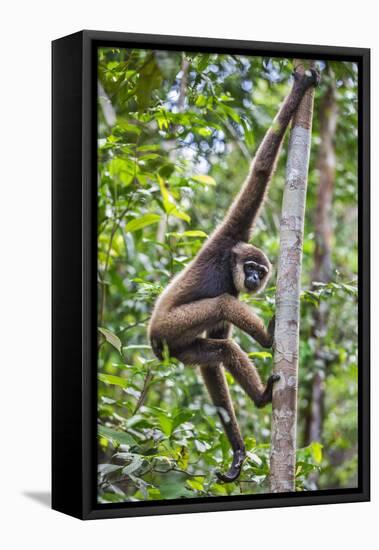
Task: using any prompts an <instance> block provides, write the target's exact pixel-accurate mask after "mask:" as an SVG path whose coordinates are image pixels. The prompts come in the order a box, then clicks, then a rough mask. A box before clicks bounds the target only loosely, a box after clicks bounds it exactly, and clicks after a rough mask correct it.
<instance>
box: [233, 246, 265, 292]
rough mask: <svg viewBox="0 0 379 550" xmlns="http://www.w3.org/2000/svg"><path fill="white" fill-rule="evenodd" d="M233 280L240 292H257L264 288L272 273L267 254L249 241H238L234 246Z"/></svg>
mask: <svg viewBox="0 0 379 550" xmlns="http://www.w3.org/2000/svg"><path fill="white" fill-rule="evenodd" d="M232 272H233V280H234V285H235V287H236V289H237V290H238V291H239V292H251V293H257V292H260V291H261V290H263V289H264V287H265V286H266V284H267V281H268V280H269V278H270V275H271V264H270V262H269V260H268V258H267V256H266V255H265V254H264V253H263V252H262V251H261V250H259V248H256V247H255V246H253V245H251V244H247V243H242V242H241V243H238V244H237V245H236V246H235V247H234V248H233V266H232Z"/></svg>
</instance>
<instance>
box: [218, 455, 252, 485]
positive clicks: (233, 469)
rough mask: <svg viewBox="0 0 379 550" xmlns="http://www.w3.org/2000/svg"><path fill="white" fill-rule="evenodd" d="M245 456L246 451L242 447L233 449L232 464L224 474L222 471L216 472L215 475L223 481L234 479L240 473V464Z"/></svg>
mask: <svg viewBox="0 0 379 550" xmlns="http://www.w3.org/2000/svg"><path fill="white" fill-rule="evenodd" d="M245 458H246V452H245V450H244V449H238V450H237V451H234V453H233V461H232V465H231V466H230V468H229V470H228V471H227V472H226V474H223V473H222V472H216V476H217V477H218V479H219V480H220V481H224V482H225V483H230V482H231V481H235V480H236V479H237V477H238V476H239V475H240V473H241V469H242V464H243V461H244V460H245Z"/></svg>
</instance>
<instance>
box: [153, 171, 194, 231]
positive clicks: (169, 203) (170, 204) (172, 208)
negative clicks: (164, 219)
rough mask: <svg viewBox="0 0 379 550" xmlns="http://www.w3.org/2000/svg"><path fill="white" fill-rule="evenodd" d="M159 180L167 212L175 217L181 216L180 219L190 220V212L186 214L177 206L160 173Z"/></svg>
mask: <svg viewBox="0 0 379 550" xmlns="http://www.w3.org/2000/svg"><path fill="white" fill-rule="evenodd" d="M158 182H159V187H160V190H161V195H162V201H163V208H164V209H165V212H166V213H167V214H169V215H170V216H174V217H175V218H179V219H180V220H184V221H186V222H190V221H191V218H190V217H189V216H188V214H186V213H185V212H183V211H182V210H179V208H178V207H177V206H176V204H175V201H174V199H173V198H172V196H171V195H170V193H169V192H168V190H167V187H166V185H165V182H164V180H163V178H161V176H160V175H159V174H158Z"/></svg>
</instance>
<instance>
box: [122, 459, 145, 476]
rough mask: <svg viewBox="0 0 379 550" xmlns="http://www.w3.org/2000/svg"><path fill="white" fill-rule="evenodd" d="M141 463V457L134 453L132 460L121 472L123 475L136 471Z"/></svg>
mask: <svg viewBox="0 0 379 550" xmlns="http://www.w3.org/2000/svg"><path fill="white" fill-rule="evenodd" d="M142 463H143V458H142V457H141V456H139V455H135V457H134V458H133V460H132V462H131V463H130V464H128V465H127V466H125V468H123V469H122V473H123V474H125V475H130V474H132V473H133V472H135V471H137V470H138V468H140V466H142Z"/></svg>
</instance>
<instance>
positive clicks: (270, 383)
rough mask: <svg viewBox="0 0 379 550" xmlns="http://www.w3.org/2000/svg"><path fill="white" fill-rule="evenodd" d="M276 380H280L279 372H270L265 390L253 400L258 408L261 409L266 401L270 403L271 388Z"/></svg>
mask: <svg viewBox="0 0 379 550" xmlns="http://www.w3.org/2000/svg"><path fill="white" fill-rule="evenodd" d="M278 380H280V375H279V374H272V375H271V376H270V378H269V379H268V380H267V384H266V387H265V391H264V392H263V394H262V395H261V397H260V398H259V399H258V400H257V401H256V402H255V404H256V406H257V407H258V409H261V408H262V407H265V406H266V405H267V404H268V403H271V401H272V388H273V385H274V384H275V382H278Z"/></svg>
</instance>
